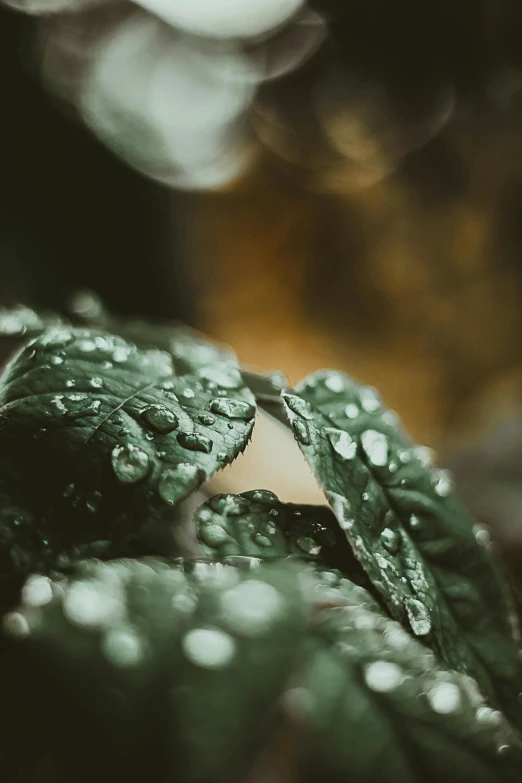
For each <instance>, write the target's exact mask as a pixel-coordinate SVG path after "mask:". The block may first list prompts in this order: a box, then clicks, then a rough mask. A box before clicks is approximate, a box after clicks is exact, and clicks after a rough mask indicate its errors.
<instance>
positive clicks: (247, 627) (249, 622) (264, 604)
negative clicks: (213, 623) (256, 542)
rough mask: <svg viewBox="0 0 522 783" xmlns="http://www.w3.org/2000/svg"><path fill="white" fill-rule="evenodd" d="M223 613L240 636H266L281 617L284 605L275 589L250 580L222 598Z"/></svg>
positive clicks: (228, 591)
mask: <svg viewBox="0 0 522 783" xmlns="http://www.w3.org/2000/svg"><path fill="white" fill-rule="evenodd" d="M220 604H221V611H222V615H223V617H224V618H225V619H226V621H227V622H228V624H229V625H230V626H231V627H232V628H233V629H234V631H236V632H237V633H240V634H244V635H245V636H258V635H261V634H263V633H266V632H267V631H268V630H270V628H271V627H272V625H273V624H274V622H275V621H276V620H278V619H279V618H280V617H281V614H282V611H283V608H284V602H283V598H282V596H281V594H280V592H279V591H278V590H277V589H276V588H275V587H273V586H272V585H269V584H266V582H261V581H258V580H257V579H249V580H247V581H246V582H242V583H241V584H239V585H237V587H233V588H231V589H230V590H227V591H226V592H225V593H223V595H222V596H221V601H220Z"/></svg>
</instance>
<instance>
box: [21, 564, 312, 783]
mask: <svg viewBox="0 0 522 783" xmlns="http://www.w3.org/2000/svg"><path fill="white" fill-rule="evenodd" d="M306 619H307V618H306V612H305V604H304V601H303V593H302V590H301V587H300V583H299V580H298V579H297V572H296V570H295V569H294V568H292V567H290V566H289V564H288V563H286V564H285V565H284V567H281V566H274V565H270V566H262V567H260V568H256V569H255V571H254V572H250V571H243V570H241V569H237V568H234V567H231V566H225V565H223V564H219V563H218V564H212V563H204V562H193V563H188V564H183V565H181V564H180V565H179V566H178V567H176V566H174V567H173V566H169V565H168V564H165V563H161V562H159V561H154V560H151V561H148V562H147V561H143V562H141V563H138V562H129V561H123V560H122V561H117V562H114V563H105V564H102V563H96V562H94V563H90V562H88V561H86V562H84V563H83V564H82V565H81V566H80V568H79V569H78V572H77V573H76V574H75V575H74V576H73V577H71V578H69V579H64V578H57V579H55V580H54V581H51V580H49V579H48V578H46V577H42V576H35V577H32V578H30V579H29V580H28V582H27V583H26V585H25V588H24V591H23V603H22V605H21V608H20V609H19V610H18V612H15V613H13V614H11V615H9V616H8V617H7V620H6V625H7V629H8V631H9V630H10V632H11V635H13V634H15V635H16V633H17V632H18V633H19V637H20V639H21V648H22V652H24V651H26V652H27V653H28V654H29V655H30V657H31V660H33V661H34V662H35V665H36V666H38V668H39V669H40V671H42V672H43V674H44V680H45V681H47V680H49V689H50V691H51V693H52V694H53V703H52V704H51V703H45V702H44V704H45V706H44V711H45V713H46V714H47V715H49V717H52V719H53V720H56V725H55V726H54V727H53V730H54V732H55V737H54V744H55V750H56V752H57V753H58V754H59V755H61V756H62V757H64V758H65V759H66V761H68V763H69V764H70V765H71V767H73V766H74V768H76V769H79V770H83V769H85V768H86V769H88V772H89V774H90V775H91V776H93V777H90V778H89V777H87V779H89V780H94V779H96V780H100V779H103V780H106V779H109V778H110V774H111V773H112V772H119V773H120V774H124V773H125V772H129V771H132V769H133V766H134V770H136V769H139V770H146V769H147V757H148V754H150V756H151V757H150V759H149V763H150V765H151V767H150V769H149V773H148V775H150V777H147V779H156V778H155V777H154V771H155V770H157V768H158V767H161V765H162V764H163V765H166V766H167V767H170V769H171V773H170V775H169V776H168V779H179V780H183V781H187V782H189V781H190V783H192V782H194V783H196V781H197V782H198V783H199V781H201V783H203V782H204V781H207V780H208V779H209V777H208V776H209V775H210V774H211V775H212V780H215V781H223V783H225V781H227V783H228V781H239V780H241V779H242V776H243V773H244V772H245V770H246V769H247V768H248V766H249V765H250V764H251V763H252V762H253V759H254V758H255V757H256V755H257V754H258V753H259V752H260V750H261V749H262V746H263V742H264V741H265V739H266V736H267V735H269V732H270V729H271V718H273V715H272V712H271V710H272V707H273V705H274V704H275V703H276V702H277V699H278V696H279V693H280V692H281V690H282V689H283V688H284V685H285V683H286V681H287V679H288V678H289V676H290V674H291V671H292V669H293V667H294V665H295V660H296V656H297V655H298V654H299V649H300V648H301V645H302V640H303V636H304V630H305V621H306ZM64 708H65V709H64ZM85 731H86V732H87V734H85V733H83V732H85ZM86 737H88V739H87V738H86ZM92 747H96V753H95V754H92ZM162 758H163V762H162V761H161V759H162ZM100 776H101V777H100ZM133 779H136V778H134V777H133ZM158 779H159V778H158ZM161 779H164V778H161Z"/></svg>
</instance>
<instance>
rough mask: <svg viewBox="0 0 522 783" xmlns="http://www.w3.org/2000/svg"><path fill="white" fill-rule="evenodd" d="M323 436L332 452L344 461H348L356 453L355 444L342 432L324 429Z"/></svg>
mask: <svg viewBox="0 0 522 783" xmlns="http://www.w3.org/2000/svg"><path fill="white" fill-rule="evenodd" d="M323 432H324V434H325V435H326V437H327V438H328V440H329V441H330V443H331V446H332V448H333V450H334V451H335V452H336V454H338V455H339V456H340V457H341V458H342V459H344V460H350V459H353V458H354V457H355V454H356V453H357V443H356V442H355V441H354V440H353V438H351V437H350V435H348V433H347V432H344V431H343V430H337V429H334V428H333V427H326V428H325V429H324V430H323Z"/></svg>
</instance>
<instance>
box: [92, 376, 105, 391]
mask: <svg viewBox="0 0 522 783" xmlns="http://www.w3.org/2000/svg"><path fill="white" fill-rule="evenodd" d="M89 386H91V387H92V388H93V389H102V388H103V379H102V378H98V377H96V378H91V380H90V381H89Z"/></svg>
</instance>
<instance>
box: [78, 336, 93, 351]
mask: <svg viewBox="0 0 522 783" xmlns="http://www.w3.org/2000/svg"><path fill="white" fill-rule="evenodd" d="M76 345H77V346H78V350H80V351H81V352H82V353H92V351H95V350H96V343H95V342H94V340H89V339H84V340H78V341H77V343H76Z"/></svg>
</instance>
